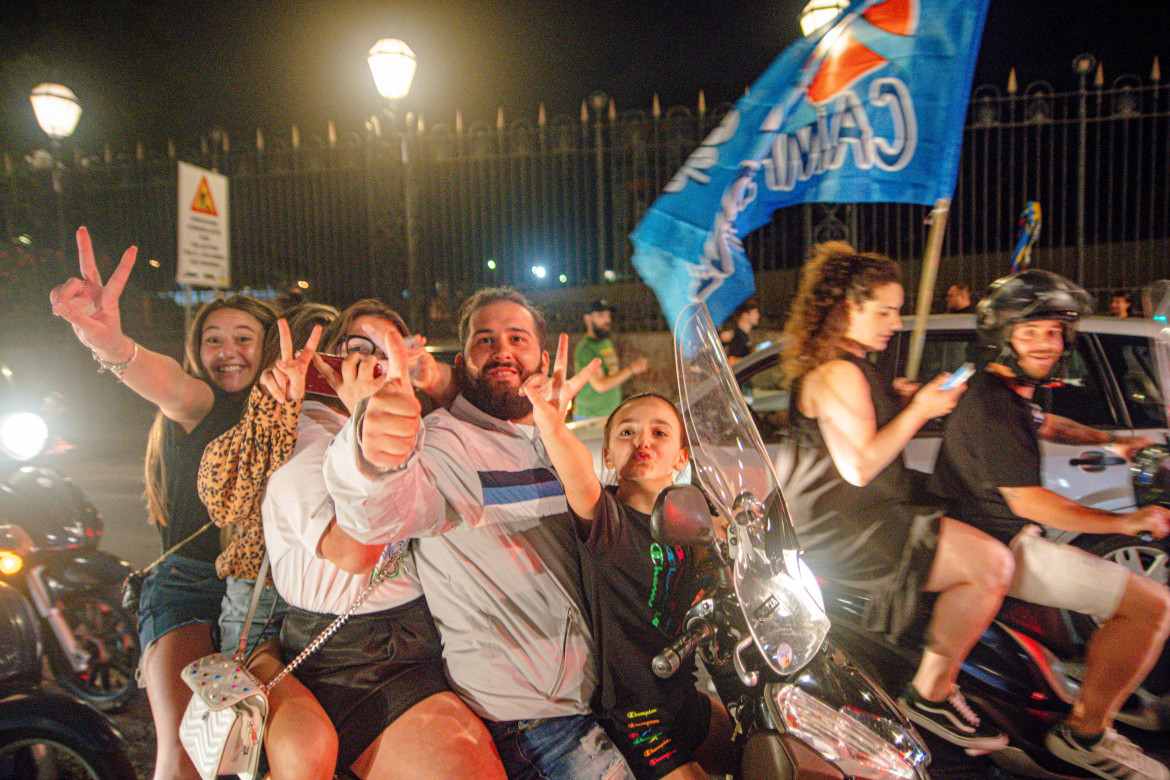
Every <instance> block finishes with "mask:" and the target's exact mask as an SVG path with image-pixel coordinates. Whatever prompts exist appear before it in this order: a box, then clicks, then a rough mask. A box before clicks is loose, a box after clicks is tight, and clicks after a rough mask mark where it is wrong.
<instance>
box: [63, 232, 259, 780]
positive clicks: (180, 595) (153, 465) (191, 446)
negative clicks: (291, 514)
mask: <svg viewBox="0 0 1170 780" xmlns="http://www.w3.org/2000/svg"><path fill="white" fill-rule="evenodd" d="M77 250H78V256H79V258H80V265H81V278H80V279H79V278H71V279H68V280H66V281H65V283H64V284H62V285H60V286H58V287H56V288H55V289H53V291H52V292H51V293H50V295H49V300H50V301H51V303H52V305H53V313H54V314H56V315H58V316H59V317H61V318H62V319H64V320H65V321H67V322H68V323H69V324H70V325H71V326H72V327H73V332H74V333H75V334H76V335H77V338H78V340H80V341H81V343H82V344H84V345H85V346H86V347H88V348H89V349H90V350H92V352H93V357H94V359H95V360H96V361H98V363H99V365H100V366H101V367H102V369H103V370H106V371H109V372H110V373H111V374H113V375H114V377H115V378H117V379H118V380H119V381H120V382H122V384H124V385H126V386H127V387H128V388H130V389H131V390H132V391H134V392H135V393H137V394H138V395H140V396H141V397H142V398H145V399H146V400H147V401H149V402H150V403H152V404H154V405H155V406H156V407H157V408H158V414H157V415H156V417H155V422H154V426H153V427H152V428H151V433H150V439H149V441H148V443H147V449H146V495H147V504H148V515H149V518H150V520H151V522H152V523H154V524H155V525H156V526H157V527H158V529H159V534H160V536H161V537H162V547H163V549H164V550H174V551H173V552H172V553H171V554H169V555H167V557H166V559H165V560H164V562H163V563H162V564H161V565H159V566H157V567H156V568H155V569H154V570H153V571H151V573H150V575H149V576H148V577H147V578H146V580H145V582H144V583H143V585H142V592H141V597H140V600H139V610H138V635H139V640H140V642H141V644H142V658H141V660H140V661H139V668H138V676H139V680H140V683H141V684H142V685H144V686H145V687H146V694H147V697H148V698H149V700H150V711H151V716H152V717H153V719H154V727H155V734H156V737H157V751H156V758H155V770H154V776H155V778H157V780H164V779H169V778H189V779H190V780H197V778H198V777H199V774H198V772H197V771H196V769H195V766H194V765H193V764H192V763H191V761H190V759H188V758H187V754H186V752H185V751H184V750H183V746H182V743H180V741H179V721H180V719H181V718H182V715H183V710H184V709H186V707H187V702H188V701H189V700H190V698H191V689H190V688H188V687H187V686H186V685H185V684H184V683H183V682H182V681H181V680H180V679H179V672H180V670H181V669H182V668H183V667H184V666H186V665H187V664H189V663H191V662H192V661H194V660H196V659H197V658H200V657H202V656H205V655H208V654H210V653H212V652H215V651H216V650H217V649H219V648H218V647H217V646H216V645H215V644H214V634H215V629H216V623H217V621H218V619H219V615H220V610H221V605H222V602H223V599H224V596H225V593H226V586H225V582H224V580H222V579H220V577H219V576H217V574H216V565H215V564H216V558H217V557H218V556H219V555H220V552H221V549H220V541H219V534H218V532H217V530H216V529H215V528H210V529H208V530H206V531H204V532H202V533H198V534H196V532H197V531H199V529H200V528H202V527H203V526H204V525H206V524H207V523H208V515H207V511H206V509H205V508H204V507H203V504H202V503H200V501H199V498H198V496H197V495H196V489H195V474H196V470H197V469H198V466H199V458H200V455H201V454H202V452H203V447H204V445H206V444H207V443H208V442H209V441H211V440H212V439H214V438H215V437H216V436H218V435H219V434H220V433H222V432H223V431H225V430H227V429H228V428H230V427H231V426H232V425H234V424H235V423H236V421H237V420H239V419H240V413H241V411H242V410H243V407H244V402H245V400H246V399H247V397H248V392H249V390H250V389H251V387H252V383H253V381H255V379H256V375H257V373H258V371H259V367H260V345H261V343H262V341H263V339H264V334H265V331H266V330H267V329H268V326H269V325H271V324H272V322H273V320H275V319H276V313H275V312H274V311H273V310H272V308H271V307H270V306H269V305H268V304H267V303H265V302H263V301H259V300H256V299H255V298H251V297H248V296H244V295H236V296H231V297H228V298H222V299H217V300H214V301H211V302H210V303H207V304H205V305H204V306H202V307H201V308H200V309H199V311H198V312H197V313H196V315H195V318H194V320H193V321H192V326H191V328H190V330H189V331H188V332H187V337H186V349H185V359H184V362H183V363H182V365H180V364H179V362H178V361H176V360H174V359H173V358H171V357H169V356H167V355H163V354H160V353H158V352H153V351H151V350H149V349H147V348H146V347H144V346H142V345H141V344H138V343H137V342H135V341H133V340H132V339H130V338H129V337H128V336H126V334H125V333H123V331H122V323H121V315H120V310H119V299H120V297H121V294H122V289H123V287H124V286H125V285H126V281H127V280H128V279H129V277H130V272H131V270H132V269H133V267H134V259H135V257H136V255H137V249H136V248H135V247H130V248H129V249H127V250H126V252H125V253H124V254H123V255H122V259H121V261H120V262H119V263H118V266H117V268H116V269H115V270H114V272H113V274H111V275H110V277H109V279H108V280H107V281H106V282H105V283H103V282H102V279H101V275H100V274H99V273H98V270H97V263H96V261H95V259H94V252H93V244H92V242H91V241H90V236H89V231H87V230H86V229H85V228H84V227H82V228H79V229H78V231H77ZM184 540H189V541H184ZM176 548H177V549H176Z"/></svg>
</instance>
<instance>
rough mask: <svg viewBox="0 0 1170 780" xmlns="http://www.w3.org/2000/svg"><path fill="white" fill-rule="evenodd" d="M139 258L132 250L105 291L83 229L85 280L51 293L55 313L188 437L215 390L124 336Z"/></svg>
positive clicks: (80, 253) (67, 283)
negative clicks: (130, 283) (129, 288)
mask: <svg viewBox="0 0 1170 780" xmlns="http://www.w3.org/2000/svg"><path fill="white" fill-rule="evenodd" d="M137 254H138V249H137V247H133V246H132V247H130V248H129V249H127V250H126V251H125V252H124V253H123V255H122V259H121V261H120V262H119V263H118V267H117V268H116V269H115V270H114V273H113V274H111V275H110V278H109V281H108V282H106V283H105V284H104V285H103V284H102V279H101V275H100V274H99V273H98V270H97V264H96V263H95V262H94V256H93V244H92V242H91V241H90V237H89V231H88V230H86V229H85V228H84V227H81V228H78V230H77V255H78V260H79V262H80V266H81V278H80V279H78V278H76V277H73V278H70V279H68V280H66V281H65V283H64V284H61V285H59V286H58V287H55V288H54V289H53V290H52V292H50V293H49V301H50V302H51V303H52V305H53V313H54V314H56V315H57V316H59V317H61V318H62V319H64V320H65V321H66V322H68V323H69V324H70V325H71V326H73V332H74V333H75V334H76V335H77V338H78V340H79V341H81V343H82V344H84V345H85V346H87V347H89V349H90V350H92V351H93V354H94V357H95V358H97V359H98V360H100V361H101V362H102V364H103V365H106V366H109V367H110V370H111V372H113V373H114V374H115V375H116V376H117V377H118V378H119V379H120V380H121V381H122V382H123V383H124V384H125V385H126V386H127V387H129V388H130V389H131V390H133V391H134V392H136V393H138V395H140V396H142V397H143V398H145V399H146V400H147V401H150V402H151V403H152V404H154V405H155V406H157V407H158V408H159V409H160V410H162V413H163V414H164V415H165V416H166V417H168V418H169V419H171V420H174V421H175V422H177V423H179V424H180V425H181V426H182V427H183V429H184V430H186V431H188V432H189V431H191V430H192V429H193V428H194V427H195V426H196V425H197V424H198V423H199V421H200V420H202V419H203V417H204V416H205V415H206V414H207V412H208V411H210V410H211V406H212V404H213V403H214V402H215V395H214V393H213V392H212V390H211V386H210V385H209V384H208V383H207V382H204V381H203V380H201V379H197V378H195V377H193V376H191V375H190V374H188V373H187V372H186V371H184V370H183V367H182V366H180V365H179V364H178V363H177V362H176V361H175V360H174V359H173V358H170V357H168V356H166V355H162V354H159V353H157V352H152V351H150V350H148V349H146V348H145V347H143V346H141V345H140V344H136V343H135V342H134V341H132V340H131V339H130V338H128V337H127V336H126V335H125V334H124V333H122V319H121V314H120V311H119V308H118V299H119V298H120V297H121V295H122V290H123V288H124V287H125V286H126V280H127V279H129V278H130V271H131V270H132V269H133V268H134V259H135V257H136V256H137Z"/></svg>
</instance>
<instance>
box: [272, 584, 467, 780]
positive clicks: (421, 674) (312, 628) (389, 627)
mask: <svg viewBox="0 0 1170 780" xmlns="http://www.w3.org/2000/svg"><path fill="white" fill-rule="evenodd" d="M335 618H336V615H322V614H320V613H317V612H308V611H306V610H303V609H297V608H296V607H289V610H288V614H287V615H286V616H285V618H284V624H283V626H282V627H281V630H280V648H281V652H282V654H283V656H284V662H285V663H288V662H289V661H291V660H292V659H293V658H295V657H296V656H297V654H298V653H300V652H301V651H302V650H303V649H305V647H307V646H308V644H309V643H310V642H312V641H313V640H314V639H316V638H317V636H318V635H319V634H320V633H321V631H322V630H324V629H325V627H326V626H328V625H329V624H330V623H332V622H333V620H334V619H335ZM442 650H443V645H442V642H441V641H440V640H439V632H438V631H437V630H436V629H435V622H434V620H433V619H432V618H431V611H430V609H428V608H427V602H426V599H425V598H424V597H421V596H420V597H419V598H417V599H415V600H414V601H411V602H408V603H406V604H403V605H402V606H399V607H395V608H394V609H388V610H385V611H383V612H374V613H370V614H365V615H353V616H352V617H350V619H349V620H348V621H346V623H345V624H344V625H343V626H342V627H341V629H340V630H339V631H338V632H337V633H336V634H334V635H333V636H332V637H330V638H329V639H328V640H327V641H326V642H325V643H324V644H323V645H322V646H321V647H320V648H318V649H317V651H316V652H315V653H313V654H312V655H310V656H309V657H308V658H307V659H305V661H304V663H302V664H301V665H300V666H298V667H297V668H296V670H295V671H294V674H295V675H296V677H297V679H298V680H300V681H301V682H302V683H304V685H305V687H306V688H308V689H309V690H310V691H312V693H313V695H314V696H315V697H316V698H317V701H318V702H319V703H320V705H321V707H322V709H324V710H325V713H326V714H327V715H328V716H329V719H330V720H331V721H333V726H334V728H336V729H337V742H338V750H337V766H338V768H339V769H346V768H348V767H349V765H350V764H352V763H353V762H354V759H356V758H357V757H358V756H360V755H361V754H362V752H363V751H364V750H365V749H366V748H367V747H369V746H370V744H371V743H372V742H373V741H374V740H375V739H376V738H377V737H378V735H379V734H381V733H382V732H383V731H384V730H385V729H386V727H387V726H389V725H390V724H391V723H393V722H394V721H395V720H397V719H398V717H399V716H400V715H402V714H403V713H404V712H406V711H407V710H409V709H410V708H411V707H413V706H414V705H416V704H418V703H419V702H420V701H422V700H423V699H426V698H427V697H429V696H432V695H433V694H436V693H441V692H443V691H446V690H449V688H448V686H447V678H446V676H445V675H444V673H443V658H442Z"/></svg>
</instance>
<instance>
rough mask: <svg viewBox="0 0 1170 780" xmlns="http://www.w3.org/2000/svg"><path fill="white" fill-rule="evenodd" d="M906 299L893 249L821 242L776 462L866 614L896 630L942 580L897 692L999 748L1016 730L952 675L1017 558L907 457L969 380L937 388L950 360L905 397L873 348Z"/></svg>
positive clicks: (793, 322)
mask: <svg viewBox="0 0 1170 780" xmlns="http://www.w3.org/2000/svg"><path fill="white" fill-rule="evenodd" d="M902 304H903V291H902V284H901V272H900V269H899V267H898V265H897V264H896V263H894V262H893V261H892V260H890V259H889V258H887V257H883V256H881V255H875V254H858V253H857V252H856V251H855V250H854V249H853V247H851V246H849V245H848V244H846V243H843V242H839V241H834V242H830V243H826V244H819V245H817V246H816V247H814V249H813V255H812V257H811V258H810V259H809V260H808V262H806V263H805V266H804V269H803V270H802V272H801V280H800V287H799V289H798V291H797V295H796V299H795V301H794V302H793V304H792V312H791V314H790V315H789V319H788V322H787V324H786V325H785V327H784V369H785V374H786V375H787V377H788V379H789V381H790V382H791V384H792V399H791V407H790V410H789V425H790V428H791V431H790V435H789V436H788V437H787V438H786V439H785V441H784V443H783V444H782V446H781V451H780V453H779V455H778V457H777V462H776V472H777V476H778V477H779V479H780V484H781V487H782V488H783V490H784V497H785V499H786V500H787V502H788V506H789V508H790V509H791V511H792V519H793V521H794V523H795V524H796V531H797V533H798V534H799V536H800V540H801V542H802V543H803V545H804V549H805V556H806V560H807V561H808V564H809V567H810V568H811V569H812V570H813V571H814V572H816V573H817V574H818V575H819V576H821V577H824V578H825V579H827V580H829V581H831V582H834V583H841V584H842V585H844V586H848V587H851V588H855V589H857V590H861V591H865V592H867V593H868V594H870V601H869V605H868V607H867V611H866V614H865V615H864V623H865V625H866V627H867V628H869V629H870V630H872V631H876V632H881V633H883V634H886V635H889V636H892V637H899V636H901V635H902V634H904V633H905V632H906V630H907V629H908V628H909V627H910V626H911V625H912V624H913V623H914V622H915V620H916V618H917V616H918V612H919V609H920V608H922V607H923V606H924V605H923V602H924V599H923V595H922V594H924V593H936V594H938V596H937V598H936V599H935V601H934V606H933V608H932V609H931V614H930V623H929V625H928V626H927V636H926V647H925V649H924V651H923V654H922V660H921V661H920V662H919V665H918V670H917V672H916V673H915V675H914V678H913V679H912V680H911V681H910V683H909V684H908V685H907V686H906V690H905V691H904V692H903V693H902V695H901V696H900V697H899V699H898V704H899V706H900V707H901V708H902V709H903V711H904V712H905V713H906V716H907V717H908V718H909V719H910V720H911V721H913V722H914V723H915V724H917V725H918V726H920V727H921V728H924V729H926V730H928V731H931V732H933V733H935V734H937V735H938V736H940V737H942V738H943V739H945V740H947V741H949V742H952V743H954V744H956V745H959V746H961V747H963V748H966V749H968V750H982V751H987V750H995V749H998V748H1002V747H1005V746H1006V745H1007V736H1006V735H1005V734H1003V733H1002V732H1001V731H999V730H998V729H996V728H994V726H992V725H991V724H990V723H989V722H988V721H987V720H986V719H983V718H981V717H980V716H979V714H978V713H977V712H976V710H975V708H974V707H973V706H972V705H971V704H969V703H968V702H967V700H966V699H965V698H964V696H963V694H962V693H961V692H960V691H959V688H958V685H957V680H958V676H959V668H960V666H962V664H963V660H964V659H965V658H966V657H967V654H968V653H969V652H970V651H971V648H972V647H974V646H975V643H976V642H977V641H978V640H979V637H980V636H981V635H982V634H983V632H984V631H985V630H986V628H987V626H988V625H990V624H991V621H992V620H993V619H994V618H995V615H996V613H997V612H998V611H999V607H1000V604H1001V603H1002V602H1003V596H1004V593H1006V592H1007V589H1008V585H1009V584H1010V583H1011V577H1012V571H1013V569H1014V562H1013V560H1012V555H1011V552H1010V551H1009V550H1008V549H1007V546H1006V545H1004V544H1003V543H1002V542H999V541H997V540H995V539H994V538H992V537H991V536H989V535H988V534H986V533H984V532H983V531H978V530H976V529H974V528H972V527H971V526H969V525H967V524H965V523H961V522H959V521H957V520H954V519H952V518H949V517H943V512H942V510H941V509H939V507H938V506H937V504H936V503H934V502H932V501H931V500H930V499H929V498H928V497H927V496H926V495H925V490H923V489H922V487H923V486H920V485H918V484H917V483H916V481H915V479H914V477H913V474H912V473H911V471H910V469H909V468H907V466H906V462H905V460H904V459H903V456H902V450H903V449H905V447H906V444H907V443H908V442H909V441H910V438H911V437H912V436H914V434H915V433H917V432H918V431H919V429H921V428H922V426H923V425H925V424H926V422H927V421H929V420H932V419H934V418H935V417H941V416H943V415H945V414H947V413H948V412H950V411H951V409H953V408H954V406H955V403H956V402H957V401H958V400H959V396H961V395H962V393H963V387H962V386H961V385H960V386H959V387H956V388H953V389H949V390H944V389H942V385H943V383H944V382H945V381H946V380H947V378H948V377H949V374H941V375H939V376H938V377H936V378H935V379H933V380H931V381H930V382H927V383H926V384H925V385H923V386H922V387H920V388H918V389H917V390H916V392H914V394H913V396H912V397H910V398H909V399H908V400H906V399H904V398H903V397H901V396H900V394H899V393H897V392H895V390H894V387H893V383H892V382H891V381H890V380H889V379H888V378H883V377H882V376H881V375H880V374H879V373H878V371H877V369H876V368H875V367H874V365H873V364H872V363H870V362H869V361H868V360H866V357H865V356H866V353H868V352H880V351H882V350H884V349H885V348H886V347H887V346H888V345H889V343H890V339H891V338H893V336H894V334H895V333H896V332H897V331H898V330H899V329H900V328H901V327H902V320H901V317H900V314H899V312H900V311H901V309H902Z"/></svg>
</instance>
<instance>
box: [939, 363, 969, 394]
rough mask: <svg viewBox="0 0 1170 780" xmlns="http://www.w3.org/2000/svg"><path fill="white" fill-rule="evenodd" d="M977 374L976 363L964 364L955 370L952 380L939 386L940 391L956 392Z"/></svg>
mask: <svg viewBox="0 0 1170 780" xmlns="http://www.w3.org/2000/svg"><path fill="white" fill-rule="evenodd" d="M974 373H975V364H974V363H964V364H963V365H961V366H959V367H958V368H957V369H955V373H953V374H951V378H950V379H948V380H947V381H945V382H943V383H942V384H941V385H940V386H939V388H938V389H939V390H954V389H955V388H956V387H958V386H959V385H961V384H963V383H964V382H966V381H967V380H968V379H970V378H971V375H972V374H974Z"/></svg>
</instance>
